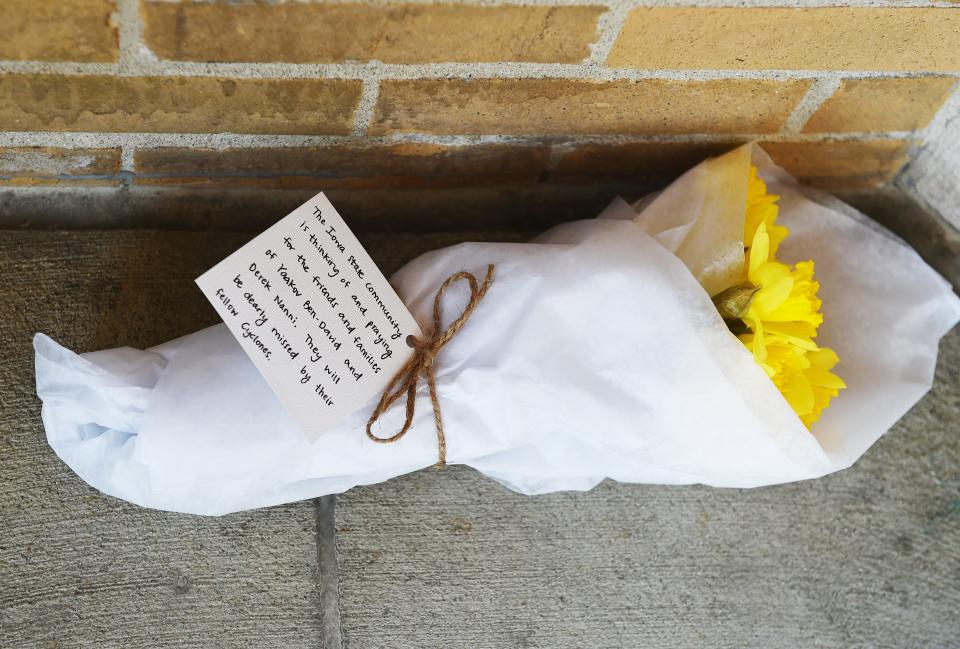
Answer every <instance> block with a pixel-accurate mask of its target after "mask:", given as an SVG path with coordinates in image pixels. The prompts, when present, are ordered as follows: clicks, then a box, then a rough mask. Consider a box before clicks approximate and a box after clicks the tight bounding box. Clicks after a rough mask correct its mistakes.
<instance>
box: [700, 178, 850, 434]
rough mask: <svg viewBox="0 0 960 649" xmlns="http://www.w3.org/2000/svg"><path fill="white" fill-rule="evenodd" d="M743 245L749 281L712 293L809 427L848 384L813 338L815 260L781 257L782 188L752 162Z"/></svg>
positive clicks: (815, 325) (832, 357) (818, 320)
mask: <svg viewBox="0 0 960 649" xmlns="http://www.w3.org/2000/svg"><path fill="white" fill-rule="evenodd" d="M748 187H749V189H748V192H747V209H746V214H745V217H744V239H743V240H744V244H745V245H744V248H745V251H746V269H745V270H746V273H745V274H746V276H747V281H746V282H745V283H743V284H741V285H738V286H734V287H732V288H730V289H728V290H727V291H724V292H723V293H721V294H719V295H717V296H716V297H715V298H714V301H715V303H716V304H717V306H718V308H719V309H720V312H721V314H723V316H724V317H725V318H728V320H733V321H734V324H736V323H737V322H739V323H740V324H739V326H738V327H737V328H739V329H740V330H741V331H742V330H743V328H744V327H745V328H746V330H747V333H742V334H741V335H740V340H741V341H742V342H743V344H744V345H746V347H747V349H749V350H750V351H751V352H752V353H753V357H754V359H755V360H756V361H757V363H758V364H759V365H760V367H762V368H763V370H764V371H765V372H766V373H767V376H769V377H770V380H771V381H772V382H773V384H774V385H776V386H777V389H778V390H780V393H781V394H783V397H784V399H786V401H787V403H789V404H790V407H791V408H793V411H794V412H796V413H797V416H798V417H800V420H801V421H802V422H803V423H804V425H805V426H807V428H809V427H810V426H811V425H812V424H813V423H814V422H815V421H817V420H818V419H819V418H820V415H821V413H822V412H823V410H824V408H826V407H827V406H828V405H829V403H830V400H831V399H832V398H833V397H835V396H837V394H838V392H839V391H840V390H841V389H843V388H844V387H846V385H845V384H844V383H843V381H842V380H841V379H840V377H839V376H837V375H836V374H834V373H833V372H831V371H830V370H831V369H833V367H834V365H836V364H837V362H839V358H838V357H837V355H836V353H834V351H833V350H831V349H827V348H821V347H819V346H817V344H816V343H815V342H814V338H816V336H817V328H818V327H819V326H820V324H821V323H822V322H823V315H822V314H821V313H820V307H821V302H820V299H819V298H818V297H817V292H818V290H819V289H820V285H819V284H818V283H817V282H816V281H814V279H813V270H814V266H813V262H812V261H804V262H800V263H798V264H796V265H795V266H792V267H791V266H788V265H786V264H782V263H780V262H778V261H777V260H776V258H775V255H776V251H777V248H778V247H779V245H780V242H782V241H783V240H784V239H785V238H786V237H787V235H788V234H789V233H790V231H789V230H787V228H785V227H783V226H780V225H777V224H776V220H777V215H778V207H777V200H778V199H779V197H778V196H775V195H772V194H768V193H767V188H766V184H765V183H764V182H763V179H761V178H760V177H759V176H758V175H757V170H756V167H753V166H751V167H750V179H749V185H748Z"/></svg>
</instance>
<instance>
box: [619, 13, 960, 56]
mask: <svg viewBox="0 0 960 649" xmlns="http://www.w3.org/2000/svg"><path fill="white" fill-rule="evenodd" d="M607 63H608V64H609V65H611V66H617V67H619V66H627V67H635V68H650V69H671V68H673V69H704V68H705V69H732V70H763V69H782V70H894V71H934V72H937V71H939V72H948V71H956V70H960V11H957V10H956V9H952V8H930V7H908V8H881V7H818V8H805V9H792V8H774V7H754V8H737V7H719V8H718V7H713V8H707V7H638V8H636V9H634V10H633V11H631V12H630V15H629V16H628V18H627V21H626V24H625V25H624V28H623V31H622V32H621V34H620V37H619V38H618V39H617V42H616V43H615V45H614V48H613V50H612V51H611V53H610V56H609V58H608V61H607Z"/></svg>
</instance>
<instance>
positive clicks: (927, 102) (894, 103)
mask: <svg viewBox="0 0 960 649" xmlns="http://www.w3.org/2000/svg"><path fill="white" fill-rule="evenodd" d="M956 81H957V80H956V79H955V78H953V77H921V78H914V79H896V78H894V79H883V78H873V79H846V80H844V81H843V83H842V84H841V86H840V89H839V90H837V92H836V93H835V94H834V95H833V96H832V97H830V99H828V100H827V101H825V102H824V103H823V105H822V106H820V108H819V110H817V112H816V113H814V114H813V116H812V117H811V118H810V121H808V122H807V124H806V126H805V127H804V129H803V130H804V132H805V133H844V132H857V131H861V132H878V131H914V130H916V129H920V128H923V127H924V126H926V125H927V124H928V123H929V122H930V120H931V119H933V116H934V115H935V114H936V112H937V110H939V108H940V106H942V105H943V102H944V101H945V100H946V98H947V96H948V95H949V91H950V88H951V87H952V86H953V85H954V83H955V82H956Z"/></svg>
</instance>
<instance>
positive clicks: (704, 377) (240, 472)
mask: <svg viewBox="0 0 960 649" xmlns="http://www.w3.org/2000/svg"><path fill="white" fill-rule="evenodd" d="M347 216H349V215H347ZM584 216H589V215H584ZM343 261H344V264H342V265H343V266H346V265H347V264H346V260H343ZM814 262H815V264H816V265H815V267H814ZM491 267H495V272H494V271H493V269H492V268H491ZM488 269H489V270H488ZM877 269H883V272H877ZM814 271H816V272H815V273H814ZM470 277H472V278H473V281H455V282H453V283H450V282H449V281H448V280H449V279H450V278H456V279H457V280H460V279H464V280H468V279H469V278H470ZM484 277H486V279H484V280H483V281H482V282H481V281H480V278H484ZM391 283H392V285H393V287H394V288H395V289H396V293H397V294H398V295H399V298H400V299H402V301H403V303H404V304H405V305H406V307H407V308H408V309H409V311H410V313H411V314H412V316H413V317H414V318H415V320H416V322H417V323H419V326H420V328H421V329H422V331H423V332H424V338H423V339H420V340H417V341H414V343H413V344H414V345H415V347H416V349H417V352H416V353H417V356H415V362H412V363H408V364H407V365H405V366H404V368H405V370H406V371H408V374H409V372H413V373H414V374H416V375H417V376H419V375H421V374H425V375H427V378H428V380H427V381H426V382H419V383H418V380H419V379H416V378H415V377H414V378H410V377H409V376H407V377H406V378H403V379H401V380H398V381H396V382H395V386H398V387H397V389H398V390H401V391H402V392H403V394H402V396H401V397H398V398H397V399H393V398H387V399H381V398H379V396H378V397H375V398H372V399H371V400H370V402H369V403H366V404H364V405H363V406H362V407H359V408H356V409H355V411H353V412H351V413H350V414H349V415H346V416H344V417H343V418H342V419H341V420H339V422H338V423H336V424H335V425H331V426H330V428H329V429H326V430H323V431H320V434H319V435H318V436H317V438H316V440H315V441H313V442H311V441H308V439H307V438H306V437H305V436H304V434H303V433H302V432H301V429H300V428H298V426H297V424H296V423H295V422H294V419H293V418H292V417H291V416H290V414H289V413H288V411H287V410H286V409H285V408H284V407H283V406H282V405H281V402H280V400H279V399H278V398H277V396H276V395H275V394H274V392H273V391H271V389H270V387H269V386H268V384H267V383H266V382H265V381H264V379H263V377H262V376H261V374H260V373H259V372H258V371H257V368H256V367H255V366H254V365H253V363H252V362H251V360H250V358H249V357H248V356H247V355H246V353H245V352H244V351H243V349H242V348H241V345H240V343H238V342H237V340H236V339H235V338H234V337H233V335H231V333H230V331H228V329H227V327H226V326H224V325H218V326H215V327H211V328H209V329H205V330H203V331H199V332H197V333H194V334H191V335H187V336H184V337H182V338H178V339H176V340H174V341H171V342H168V343H165V344H162V345H159V346H157V347H155V348H152V349H148V350H142V351H141V350H134V349H129V348H119V349H113V350H107V351H100V352H93V353H88V354H83V355H77V354H75V353H73V352H72V351H70V350H67V349H65V348H64V347H62V346H60V345H58V344H57V343H56V342H54V341H53V340H52V339H50V338H48V337H47V336H44V335H42V334H38V335H37V336H36V338H35V340H34V346H35V349H36V366H37V391H38V394H39V395H40V397H41V399H43V402H44V403H43V420H44V426H45V428H46V432H47V438H48V440H49V443H50V445H51V446H52V447H53V449H54V450H55V451H56V452H57V453H58V454H59V455H60V457H61V458H63V460H64V461H65V462H66V463H67V464H69V465H70V466H71V467H72V468H73V469H74V471H76V473H77V474H78V475H80V476H81V477H82V478H83V479H84V480H86V481H87V482H89V483H90V484H92V485H93V486H95V487H97V488H98V489H100V490H102V491H104V492H105V493H108V494H112V495H114V496H117V497H120V498H124V499H126V500H130V501H132V502H135V503H139V504H141V505H144V506H148V507H155V508H160V509H168V510H175V511H185V512H193V513H199V514H224V513H227V512H232V511H237V510H242V509H250V508H254V507H263V506H267V505H273V504H278V503H283V502H289V501H293V500H299V499H303V498H311V497H316V496H320V495H324V494H332V493H339V492H342V491H345V490H347V489H350V488H351V487H353V486H355V485H361V484H369V483H375V482H380V481H384V480H387V479H390V478H392V477H394V476H398V475H401V474H404V473H408V472H411V471H415V470H417V469H420V468H423V467H428V466H431V465H433V464H435V463H436V462H437V459H438V437H437V431H438V430H439V428H440V424H441V419H442V426H443V430H444V431H445V442H444V444H445V460H446V462H447V463H449V464H466V465H469V466H472V467H474V468H476V469H477V470H478V471H481V472H483V473H484V474H486V475H487V476H489V477H490V478H492V479H494V480H496V481H498V482H500V483H501V484H503V485H506V486H507V487H509V488H511V489H514V490H516V491H519V492H522V493H526V494H537V493H545V492H550V491H556V490H565V489H589V488H591V487H593V486H594V485H596V484H597V483H599V482H600V481H601V480H603V479H605V478H612V479H614V480H618V481H622V482H635V483H658V484H691V483H703V484H708V485H713V486H717V487H757V486H762V485H770V484H777V483H783V482H790V481H795V480H805V479H810V478H816V477H818V476H822V475H825V474H828V473H831V472H833V471H838V470H840V469H843V468H845V467H848V466H850V465H851V464H852V463H853V462H855V461H856V460H857V458H859V457H860V456H861V455H862V454H863V453H864V452H866V450H867V449H868V448H869V447H870V446H871V445H872V444H873V443H874V442H875V441H876V440H877V439H878V438H879V437H880V436H881V435H883V434H884V433H885V432H886V431H887V430H888V429H889V428H890V427H891V426H893V425H894V424H895V423H896V422H897V420H898V419H899V418H900V417H901V416H902V415H903V414H904V413H905V412H906V411H907V410H908V409H909V408H910V407H911V406H912V405H913V404H914V403H915V402H916V401H917V400H919V399H920V398H921V397H922V395H923V394H924V393H925V392H926V391H927V390H928V389H929V388H930V386H931V384H932V380H933V371H934V366H935V362H936V355H937V345H938V342H939V339H940V337H941V336H943V335H944V334H945V333H946V332H947V331H949V330H950V329H951V328H952V327H953V326H954V325H955V324H956V322H957V321H958V319H960V300H958V299H957V297H956V296H955V295H954V294H953V292H952V290H951V288H950V286H949V285H948V284H947V282H946V281H945V280H943V278H941V277H940V276H939V275H937V274H936V272H934V271H933V270H932V269H931V268H930V267H928V266H927V265H926V264H925V263H924V262H923V260H922V259H921V258H920V257H919V256H918V255H917V254H916V252H915V251H913V250H912V249H911V248H910V247H909V246H907V245H906V244H905V243H904V242H903V241H901V240H900V239H898V238H897V237H895V236H894V235H892V234H891V233H889V232H887V231H886V230H884V229H883V228H881V227H880V226H879V225H877V224H876V223H874V222H872V221H870V220H869V219H868V218H867V217H865V216H863V215H862V214H860V213H858V212H856V211H855V210H854V209H852V208H850V207H849V206H846V205H844V204H843V203H841V202H839V201H837V200H836V199H834V198H832V197H830V196H828V195H826V194H822V193H819V192H816V191H813V190H810V189H807V188H804V187H802V186H800V185H799V184H797V183H796V182H795V181H794V180H793V179H792V178H790V177H789V176H788V175H787V174H786V173H785V172H784V171H783V170H782V169H779V168H778V167H776V166H775V165H774V164H773V163H772V162H771V161H770V159H769V158H768V157H767V156H766V154H765V153H764V152H763V151H762V150H761V149H760V148H759V147H757V146H754V145H746V146H743V147H739V148H736V149H734V150H732V151H730V152H729V153H727V154H725V155H722V156H719V157H717V158H713V159H709V160H705V161H704V162H702V163H701V164H699V165H697V166H696V167H695V168H693V169H691V170H690V171H688V172H687V173H685V174H684V175H683V176H681V177H680V178H678V179H677V180H676V181H675V182H673V183H672V184H671V185H669V186H668V187H667V188H665V189H664V190H663V191H661V192H658V193H657V194H655V195H652V196H649V197H646V198H644V199H642V200H640V201H638V202H636V203H633V204H630V203H627V202H626V201H623V200H619V199H618V200H615V201H614V202H613V203H612V204H611V205H610V207H608V208H607V209H606V210H604V212H603V213H602V214H600V215H599V217H597V218H586V219H584V220H581V221H575V222H572V223H566V224H562V225H559V226H557V227H555V228H553V229H551V230H549V231H548V232H546V233H544V234H542V235H540V236H539V237H537V238H536V239H534V240H533V241H531V242H529V243H523V244H516V243H509V244H507V243H489V242H488V243H465V244H460V245H458V246H453V247H450V248H445V249H442V250H436V251H433V252H430V253H427V254H425V255H421V256H420V257H418V258H416V259H414V260H412V261H411V262H410V263H408V264H407V265H406V266H405V267H404V268H402V269H401V270H400V271H399V272H397V273H396V274H395V275H394V276H393V278H392V279H391ZM300 285H302V286H308V285H309V282H301V283H300ZM441 286H443V287H444V288H445V293H441V296H440V298H442V299H438V298H437V292H438V289H439V288H440V287H441ZM280 287H281V289H282V285H280ZM321 299H322V298H321ZM435 299H437V302H436V305H435ZM318 302H319V300H318ZM241 307H242V305H241ZM465 307H466V308H467V309H468V313H469V321H468V322H465V321H463V320H460V319H459V318H458V316H460V314H461V313H462V311H463V309H464V308H465ZM451 323H454V324H455V325H456V326H453V325H451ZM334 324H336V321H335V320H334ZM360 326H362V323H361V325H360ZM450 332H452V333H450ZM446 333H450V335H446ZM287 339H288V342H289V344H290V345H292V346H293V347H296V346H297V345H300V344H302V343H300V342H299V341H298V340H297V337H296V336H293V337H290V336H287ZM296 351H297V350H296V349H295V350H294V352H296ZM316 353H317V354H318V355H322V354H323V353H324V350H322V349H318V350H317V352H316ZM309 355H310V354H304V356H303V357H306V356H309ZM838 359H839V362H838ZM299 360H302V358H300V357H298V361H299ZM314 376H316V373H314ZM841 376H842V377H843V378H842V379H841V378H840V377H841ZM408 397H409V398H408ZM397 401H399V403H396V402H397ZM404 404H406V407H404ZM828 405H829V407H827V406H828ZM372 413H373V414H375V415H376V416H374V417H371V414H372ZM368 422H370V425H371V426H372V430H371V434H372V435H375V436H381V437H387V436H389V435H390V434H391V433H392V432H394V431H397V430H402V431H403V432H404V433H406V434H405V435H401V436H399V437H398V436H396V435H394V436H393V438H396V439H395V441H394V442H393V443H391V444H375V443H373V442H372V441H371V440H370V439H369V438H368V437H367V435H366V434H365V433H364V429H365V428H366V427H367V425H368ZM391 439H392V438H391ZM436 479H438V480H441V479H444V477H443V473H440V474H438V476H437V478H436Z"/></svg>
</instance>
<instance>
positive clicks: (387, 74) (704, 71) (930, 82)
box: [0, 0, 960, 228]
mask: <svg viewBox="0 0 960 649" xmlns="http://www.w3.org/2000/svg"><path fill="white" fill-rule="evenodd" d="M718 4H721V3H717V2H715V1H713V0H685V1H680V0H678V1H677V2H676V3H674V5H666V6H665V5H664V4H663V3H662V2H659V1H657V2H654V1H653V0H651V1H649V2H638V1H629V0H607V1H605V2H591V1H589V0H582V1H581V0H560V1H559V2H546V1H540V0H531V1H529V2H514V1H510V2H480V1H470V2H450V3H440V4H434V3H424V2H410V3H400V2H397V3H391V2H380V1H373V2H366V3H354V2H349V1H337V2H319V1H313V2H310V1H307V2H293V1H290V2H283V1H278V2H242V1H241V2H235V1H234V2H226V1H206V2H190V1H183V2H175V1H174V2H171V1H169V0H140V1H138V0H2V2H0V185H2V186H3V189H0V218H3V219H4V220H6V222H8V223H9V222H11V221H16V220H18V219H20V220H21V221H25V222H30V223H33V222H36V221H42V220H44V219H47V220H49V221H50V222H55V223H62V222H63V221H64V220H66V221H68V222H71V223H78V224H80V223H104V222H107V223H120V224H125V225H126V224H140V223H146V224H151V225H158V224H159V225H170V226H177V225H190V226H192V225H195V224H197V223H200V224H201V225H218V226H223V225H234V224H237V225H251V226H254V225H255V226H259V225H260V224H261V220H262V222H269V221H270V220H272V219H273V218H275V217H276V216H277V213H276V211H275V206H277V205H281V206H283V207H288V206H292V205H295V204H296V202H297V201H298V200H300V199H301V198H302V197H303V196H304V195H306V194H309V193H311V192H312V191H315V190H318V189H325V190H329V191H330V192H331V193H332V194H335V200H336V201H337V202H338V204H344V205H346V206H347V209H346V210H345V211H346V212H350V211H353V212H355V214H357V216H355V217H354V218H355V220H357V221H359V222H362V223H365V224H369V225H370V226H371V227H373V226H383V225H384V223H386V222H389V223H393V222H398V223H402V224H403V226H404V227H408V226H409V227H414V226H416V225H417V223H420V222H423V223H427V222H428V221H430V220H431V219H434V220H436V219H447V220H449V219H450V218H453V216H452V215H455V217H456V218H457V219H458V220H460V221H462V222H463V223H467V224H469V226H470V227H501V226H514V225H516V220H517V219H525V222H524V225H525V226H529V227H531V228H535V227H538V226H539V225H540V221H543V222H547V221H551V220H556V219H559V218H569V217H571V216H585V215H589V214H584V213H582V212H583V211H585V210H586V211H589V210H593V209H595V208H596V207H597V206H599V205H602V204H603V203H604V202H606V201H607V200H608V199H609V198H610V196H611V195H612V194H613V193H622V194H625V195H626V196H627V197H628V198H632V197H633V196H635V195H639V194H641V193H643V192H645V191H647V190H648V189H650V188H651V187H654V186H656V185H658V184H662V182H663V181H664V180H665V179H667V178H669V177H671V176H673V175H675V174H677V173H679V172H680V171H682V170H683V169H685V168H687V167H688V166H690V165H692V164H694V163H695V162H697V161H698V160H699V159H700V158H702V157H704V156H706V155H711V154H714V153H717V152H720V151H723V150H725V149H728V148H729V147H731V146H732V145H734V144H737V143H740V142H743V141H747V140H758V141H761V142H763V143H764V144H765V146H766V147H767V150H768V151H769V152H770V153H771V154H772V155H773V156H774V158H776V160H777V161H778V162H780V163H781V164H782V165H784V166H785V167H786V168H787V169H788V170H790V171H791V172H793V173H794V174H795V175H797V176H798V177H800V178H801V179H803V180H805V181H806V182H809V183H811V184H814V185H817V186H820V187H824V188H827V189H830V190H833V191H838V192H851V191H870V190H873V189H875V188H877V187H880V186H883V185H885V184H887V183H889V182H890V181H891V180H892V179H893V178H894V176H895V175H896V174H897V173H898V172H899V171H900V170H901V168H902V167H903V165H904V163H905V162H906V161H908V160H909V159H910V158H911V157H912V156H915V155H916V153H917V152H918V151H919V150H921V149H922V148H923V147H925V146H926V145H927V144H928V143H930V142H935V141H937V134H938V133H939V132H940V131H942V129H943V128H944V124H945V123H946V122H947V121H948V120H947V119H946V117H944V115H945V114H946V113H947V112H948V111H945V110H941V107H942V106H943V105H944V103H945V102H947V101H948V98H949V97H950V96H951V93H953V92H954V90H955V88H956V86H957V78H958V76H960V4H957V3H951V2H920V1H916V0H904V1H903V2H862V3H859V2H854V3H844V4H848V5H851V6H826V5H825V4H824V3H823V2H807V3H799V2H797V3H791V2H783V1H780V0H769V1H768V2H754V1H750V0H748V1H747V2H743V3H740V2H738V3H732V2H731V3H723V4H729V5H733V4H737V5H744V6H714V5H718ZM791 4H796V5H798V6H797V7H794V6H790V5H791ZM801 4H802V5H804V6H799V5H801ZM708 5H710V6H708ZM814 5H815V6H814ZM857 5H863V6H857ZM953 103H954V104H955V103H957V102H956V100H955V99H954V100H953ZM938 112H939V117H938ZM428 190H429V191H428ZM264 211H265V212H266V214H265V215H263V216H262V217H258V215H259V214H261V213H262V212H264ZM401 217H402V219H403V220H402V221H396V219H399V218H401ZM258 219H261V220H258ZM398 227H399V226H398Z"/></svg>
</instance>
